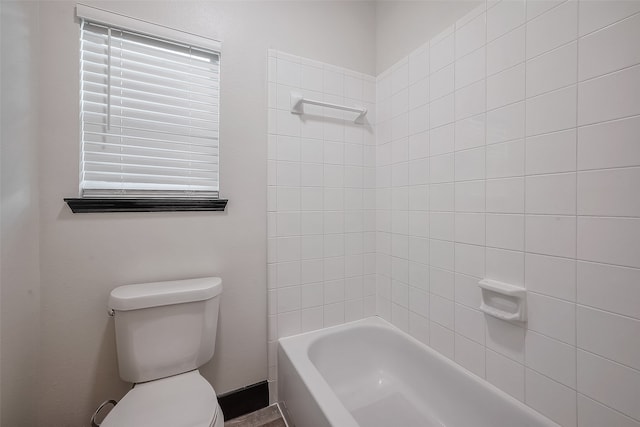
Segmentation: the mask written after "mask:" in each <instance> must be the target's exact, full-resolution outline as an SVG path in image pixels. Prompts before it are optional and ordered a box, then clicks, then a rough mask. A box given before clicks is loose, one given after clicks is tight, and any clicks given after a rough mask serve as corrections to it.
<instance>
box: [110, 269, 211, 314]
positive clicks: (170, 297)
mask: <svg viewBox="0 0 640 427" xmlns="http://www.w3.org/2000/svg"><path fill="white" fill-rule="evenodd" d="M221 292H222V279H220V278H219V277H200V278H197V279H186V280H171V281H167V282H153V283H140V284H136V285H125V286H119V287H117V288H115V289H114V290H112V291H111V295H110V297H109V308H111V309H113V310H117V311H128V310H138V309H142V308H149V307H158V306H163V305H171V304H182V303H187V302H196V301H204V300H208V299H211V298H214V297H216V296H218V295H220V293H221Z"/></svg>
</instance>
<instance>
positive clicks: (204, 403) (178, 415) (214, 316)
mask: <svg viewBox="0 0 640 427" xmlns="http://www.w3.org/2000/svg"><path fill="white" fill-rule="evenodd" d="M221 292H222V281H221V280H220V278H218V277H206V278H201V279H190V280H177V281H171V282H157V283H144V284H139V285H128V286H120V287H118V288H116V289H114V290H113V291H112V292H111V296H110V298H109V309H110V313H112V314H113V316H114V318H115V328H116V346H117V350H118V366H119V369H120V377H121V378H122V379H123V380H125V381H129V382H132V383H134V387H133V388H132V389H131V390H130V391H129V392H128V393H127V394H126V395H125V396H124V397H123V398H122V400H120V402H118V404H117V405H116V406H115V407H114V408H113V409H112V410H111V412H109V414H108V415H107V417H106V418H105V419H104V421H103V422H102V424H101V427H147V426H148V427H152V426H153V427H222V426H223V424H224V419H223V415H222V410H221V409H220V406H219V405H218V400H217V398H216V392H215V390H214V389H213V387H212V386H211V384H209V382H207V380H205V379H204V378H203V377H202V375H200V372H198V368H199V367H200V366H202V365H204V364H205V363H206V362H208V361H209V360H210V359H211V357H213V352H214V350H215V342H216V329H217V326H218V309H219V306H220V293H221Z"/></svg>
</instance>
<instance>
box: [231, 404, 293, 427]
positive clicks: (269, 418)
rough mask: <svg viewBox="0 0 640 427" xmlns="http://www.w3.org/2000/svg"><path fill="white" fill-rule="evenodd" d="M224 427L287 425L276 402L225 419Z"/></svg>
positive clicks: (277, 426)
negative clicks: (236, 416)
mask: <svg viewBox="0 0 640 427" xmlns="http://www.w3.org/2000/svg"><path fill="white" fill-rule="evenodd" d="M224 427H287V424H286V423H285V421H284V418H283V417H282V413H281V412H280V408H279V407H278V405H277V404H274V405H271V406H268V407H266V408H262V409H259V410H257V411H255V412H251V413H250V414H246V415H243V416H241V417H238V418H234V419H232V420H229V421H226V422H225V423H224Z"/></svg>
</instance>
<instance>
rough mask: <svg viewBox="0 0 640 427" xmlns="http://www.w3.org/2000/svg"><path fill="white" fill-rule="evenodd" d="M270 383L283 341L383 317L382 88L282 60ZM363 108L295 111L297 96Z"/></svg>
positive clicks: (274, 165) (273, 108)
mask: <svg viewBox="0 0 640 427" xmlns="http://www.w3.org/2000/svg"><path fill="white" fill-rule="evenodd" d="M268 61H269V72H268V74H269V111H268V114H269V126H268V131H269V148H268V151H267V156H268V167H267V171H268V178H267V185H268V192H267V195H268V199H267V200H268V202H267V210H268V213H267V230H268V234H267V237H268V246H267V247H268V249H267V261H268V263H269V264H268V267H267V275H268V276H267V277H268V279H267V280H268V281H267V287H268V289H269V291H268V301H269V305H268V313H269V323H268V325H269V380H270V386H271V390H272V393H271V398H272V399H274V398H275V391H276V389H277V387H275V383H274V381H275V380H276V378H277V376H276V359H277V357H276V351H277V344H278V342H277V339H278V338H281V337H286V336H290V335H295V334H298V333H301V332H307V331H311V330H315V329H321V328H323V327H328V326H333V325H337V324H342V323H344V322H349V321H352V320H357V319H360V318H362V317H366V316H372V315H374V314H375V307H376V299H375V219H376V217H375V215H376V212H375V133H374V131H375V127H374V124H375V78H374V77H372V76H370V75H367V74H363V73H358V72H355V71H351V70H348V69H344V68H340V67H336V66H334V65H330V64H325V63H321V62H318V61H312V60H309V59H306V58H301V57H298V56H293V55H289V54H286V53H283V52H277V51H273V50H272V51H270V56H269V59H268ZM291 92H298V93H301V94H303V95H304V96H306V97H308V98H311V99H320V100H324V101H327V102H332V103H335V104H343V105H350V106H358V107H365V108H367V109H368V113H367V115H366V117H365V120H364V123H362V124H360V123H354V122H353V119H354V118H355V117H356V116H357V114H356V113H344V112H342V111H339V110H331V109H326V108H322V107H318V106H313V105H305V106H304V113H305V114H304V115H294V114H291V111H290V93H291Z"/></svg>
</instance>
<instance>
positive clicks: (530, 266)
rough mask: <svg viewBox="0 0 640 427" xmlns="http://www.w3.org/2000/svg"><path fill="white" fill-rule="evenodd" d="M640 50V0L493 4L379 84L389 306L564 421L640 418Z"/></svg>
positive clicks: (380, 246)
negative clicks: (499, 306) (490, 301)
mask: <svg viewBox="0 0 640 427" xmlns="http://www.w3.org/2000/svg"><path fill="white" fill-rule="evenodd" d="M639 45H640V1H637V0H632V1H577V0H569V1H537V0H529V1H524V0H503V1H488V2H487V4H486V5H482V6H481V7H479V8H478V9H476V10H474V11H472V12H471V13H469V14H468V15H467V16H465V17H463V18H461V19H460V20H459V21H458V22H457V23H456V24H455V25H452V26H451V27H450V28H448V29H447V30H445V31H444V32H443V33H442V34H440V35H438V36H437V37H435V38H434V39H433V40H431V41H430V42H429V43H427V44H425V45H424V46H423V47H421V48H419V49H417V50H416V51H415V52H413V53H412V54H410V55H409V56H408V57H407V58H405V59H403V60H402V61H400V62H398V63H397V64H396V65H394V66H393V67H392V68H391V69H390V70H388V71H386V72H384V73H382V74H381V75H380V76H378V80H377V104H376V105H377V110H378V120H377V134H376V139H377V145H376V154H377V157H376V166H377V167H376V196H377V200H376V205H377V211H376V212H377V216H376V224H377V226H376V230H377V239H376V244H377V251H376V269H377V297H378V298H377V301H378V304H377V310H378V314H379V315H381V316H382V317H384V318H386V319H388V320H390V321H391V322H393V323H394V324H395V325H396V326H398V327H399V328H401V329H403V330H405V331H407V332H409V333H410V334H412V335H414V336H415V337H416V338H418V339H420V340H422V341H423V342H425V343H427V344H429V345H430V346H431V347H433V348H434V349H436V350H437V351H439V352H441V353H442V354H444V355H446V356H447V357H449V358H451V359H453V360H455V361H456V362H457V363H459V364H460V365H462V366H464V367H465V368H467V369H469V370H470V371H472V372H474V373H476V374H477V375H479V376H481V377H483V378H485V379H486V380H487V381H489V382H491V383H493V384H494V385H496V386H497V387H499V388H501V389H503V390H504V391H506V392H507V393H509V394H511V395H513V396H514V397H515V398H517V399H519V400H521V401H523V402H525V403H526V404H528V405H529V406H531V407H533V408H535V409H536V410H538V411H540V412H542V413H543V414H545V415H547V416H548V417H549V418H551V419H553V420H555V421H556V422H558V423H559V424H561V425H563V426H576V425H578V426H636V427H638V426H640V405H639V403H640V400H638V396H639V395H640V187H639V186H640V49H639V48H638V46H639ZM483 277H489V278H493V279H497V280H501V281H506V282H510V283H514V284H516V285H520V286H525V287H526V288H527V290H528V291H529V292H528V304H529V321H528V323H527V324H526V325H525V326H519V325H516V324H511V323H507V322H504V321H501V320H497V319H493V318H490V317H486V316H485V315H483V314H482V313H481V312H479V311H478V309H477V308H478V306H479V303H480V300H479V298H480V293H479V289H478V287H477V282H478V280H479V279H481V278H483Z"/></svg>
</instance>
